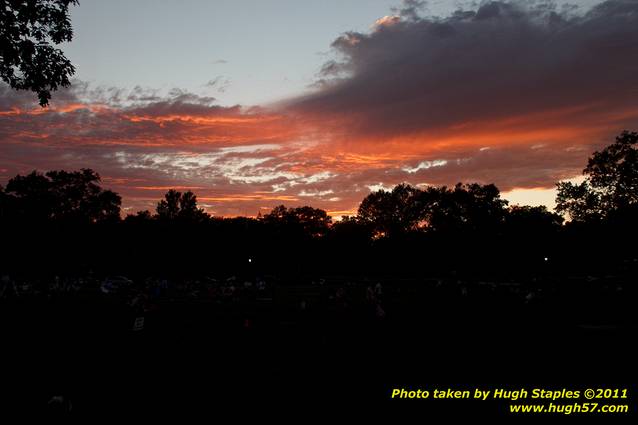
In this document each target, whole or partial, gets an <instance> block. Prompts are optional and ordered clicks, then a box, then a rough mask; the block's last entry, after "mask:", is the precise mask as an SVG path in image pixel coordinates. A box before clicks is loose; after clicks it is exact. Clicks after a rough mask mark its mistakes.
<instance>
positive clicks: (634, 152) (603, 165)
mask: <svg viewBox="0 0 638 425" xmlns="http://www.w3.org/2000/svg"><path fill="white" fill-rule="evenodd" d="M637 143H638V133H636V132H628V131H624V132H623V133H621V134H620V135H619V136H618V137H616V140H615V142H614V143H612V144H611V145H609V146H607V147H605V148H604V149H603V150H602V151H600V152H598V151H597V152H594V154H593V155H592V156H591V157H590V158H589V161H588V163H587V167H585V169H584V170H583V175H584V177H585V180H584V181H583V182H582V183H580V184H575V183H571V182H560V183H558V185H557V186H558V195H557V197H556V211H558V212H560V213H565V214H567V215H569V217H570V218H571V220H573V221H576V222H588V221H590V222H591V221H599V220H603V219H609V218H612V217H617V216H620V215H622V216H624V215H627V214H629V213H630V212H631V211H635V210H636V207H637V206H638V148H637V146H636V144H637Z"/></svg>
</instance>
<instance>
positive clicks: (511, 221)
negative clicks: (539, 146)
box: [0, 131, 638, 269]
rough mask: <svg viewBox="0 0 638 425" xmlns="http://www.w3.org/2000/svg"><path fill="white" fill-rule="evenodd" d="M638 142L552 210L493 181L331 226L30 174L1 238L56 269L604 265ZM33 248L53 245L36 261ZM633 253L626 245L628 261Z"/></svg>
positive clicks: (6, 204) (634, 204)
mask: <svg viewBox="0 0 638 425" xmlns="http://www.w3.org/2000/svg"><path fill="white" fill-rule="evenodd" d="M637 142H638V133H635V132H627V131H625V132H623V133H621V134H620V135H619V136H618V137H617V138H616V140H615V141H614V142H613V143H612V144H610V145H609V146H607V147H606V148H604V149H603V150H601V151H599V152H594V153H593V155H592V156H591V157H590V158H589V161H588V163H587V166H586V168H585V169H584V170H583V181H582V182H581V183H578V184H575V183H567V182H561V183H558V184H557V188H558V195H557V199H556V212H551V211H549V210H548V209H547V208H546V207H545V206H534V207H532V206H519V205H514V206H508V202H507V201H506V200H504V199H501V197H500V192H499V190H498V188H497V187H496V186H495V185H493V184H485V185H484V184H478V183H471V184H462V183H459V184H457V185H455V186H453V187H447V186H440V187H434V186H432V187H426V188H419V187H414V186H411V185H409V184H399V185H397V186H395V187H394V188H393V189H392V190H379V191H376V192H372V193H370V194H369V195H368V196H366V197H365V198H364V199H363V200H362V202H361V203H360V205H359V207H358V210H357V213H356V215H354V216H351V217H343V218H342V219H341V220H339V221H335V220H333V219H332V218H331V217H330V216H329V215H328V213H327V212H326V211H324V210H321V209H318V208H313V207H310V206H301V207H293V208H289V207H286V206H284V205H280V206H277V207H275V208H273V209H272V210H271V211H270V212H268V213H267V214H264V215H261V214H260V215H258V216H257V217H254V218H250V217H235V218H223V217H214V216H211V215H209V214H208V213H206V212H205V211H204V210H203V209H202V208H200V207H199V206H198V203H197V196H196V195H195V194H194V193H193V192H191V191H187V192H183V193H182V192H179V191H177V190H169V191H168V192H167V193H166V194H165V195H164V199H161V200H160V201H159V202H158V203H157V205H156V208H155V211H154V212H151V211H139V212H137V213H136V214H129V215H127V216H126V217H124V218H123V219H122V218H121V202H122V199H121V197H120V196H119V195H118V194H116V193H114V192H112V191H110V190H108V189H104V188H102V187H101V184H100V176H99V174H98V173H96V172H95V171H93V170H90V169H82V170H80V171H73V172H67V171H49V172H47V173H44V174H41V173H38V172H35V171H34V172H32V173H30V174H28V175H25V176H22V175H18V176H16V177H14V178H12V179H11V180H9V181H8V183H7V185H6V187H1V186H0V226H2V230H3V233H4V234H5V236H7V238H6V239H5V242H4V244H3V251H4V252H3V254H4V255H3V258H12V259H13V260H12V262H13V263H24V262H25V259H24V258H23V257H21V256H20V255H19V254H20V251H16V248H17V247H20V246H30V247H31V248H26V251H27V252H28V253H29V256H28V257H27V258H32V259H33V258H38V259H40V260H41V259H42V258H49V259H56V260H51V261H50V263H52V264H53V265H56V264H61V263H69V264H72V263H73V262H74V261H73V259H77V260H78V261H79V262H80V263H81V264H97V263H108V264H111V265H113V264H123V263H131V262H132V261H133V260H131V259H132V258H137V259H140V258H146V260H145V261H144V263H145V264H147V265H148V264H151V263H153V264H157V262H158V261H159V260H161V261H159V262H160V263H164V264H177V263H180V264H184V263H188V264H190V265H191V266H193V267H194V268H197V267H198V265H196V264H195V263H196V262H197V261H200V262H203V263H204V264H213V263H219V264H222V265H223V266H224V267H230V266H231V265H232V266H233V267H244V265H243V262H245V261H246V259H248V258H251V263H252V257H254V260H255V263H256V264H259V263H260V261H258V260H260V259H261V260H262V261H261V263H262V264H266V263H267V264H270V265H273V264H279V265H280V266H281V267H283V268H286V267H290V266H291V265H292V266H295V267H302V265H309V264H310V263H311V264H312V267H314V268H320V267H326V266H327V264H328V263H331V264H333V265H334V264H336V263H342V265H343V266H344V267H345V268H346V269H349V268H356V266H355V264H360V265H361V264H364V263H365V264H368V266H366V267H369V264H370V263H369V261H372V260H374V259H375V258H378V259H380V261H381V262H382V263H383V262H385V263H387V264H388V267H390V264H393V261H390V259H392V258H395V259H397V260H398V261H399V262H401V263H403V262H405V261H407V262H409V261H411V260H410V259H412V260H413V261H415V262H417V263H418V261H419V260H418V258H420V257H423V256H424V255H425V256H427V258H438V257H442V258H439V260H441V261H439V263H440V265H442V266H443V265H445V264H447V265H448V266H449V265H450V264H449V263H450V261H452V262H455V267H457V266H458V264H461V265H463V266H464V267H465V266H468V265H469V264H475V263H476V264H486V261H485V257H486V256H488V257H489V256H491V257H498V258H499V261H500V263H501V265H502V263H503V261H504V260H505V259H507V258H509V260H507V261H509V264H510V265H511V264H519V263H520V262H521V259H522V258H533V259H534V260H533V261H540V260H542V261H547V259H548V256H549V254H548V252H551V251H557V253H558V257H560V258H566V259H567V258H568V257H569V258H570V259H571V260H575V259H576V260H578V261H585V260H586V259H587V258H590V257H592V256H594V257H596V258H599V259H600V258H604V257H606V256H608V255H612V254H613V255H616V254H615V253H616V250H615V249H614V247H618V246H619V244H618V243H617V241H618V240H620V239H622V238H627V237H629V236H631V235H634V234H635V233H636V231H635V229H636V223H635V217H636V212H637V208H638V149H637V147H636V144H637ZM614 238H615V239H614ZM34 243H37V244H38V246H39V247H45V246H52V245H57V246H59V247H60V248H61V249H60V250H59V251H56V252H55V253H53V254H52V253H51V252H49V253H48V254H47V253H43V252H40V253H37V254H36V253H34V250H33V248H32V247H33V245H34ZM82 247H84V250H83V248H82ZM135 247H138V249H135ZM583 247H589V251H590V252H584V250H583ZM560 250H563V252H562V253H561V252H559V251H560ZM603 251H604V252H603ZM517 252H518V255H517V254H516V253H517ZM570 252H571V253H570ZM64 253H68V254H69V256H68V258H65V255H64ZM124 253H128V254H126V255H125V254H124ZM327 253H330V254H331V258H330V259H328V258H326V254H327ZM92 254H99V255H97V256H96V257H100V256H101V257H102V258H103V261H100V260H99V259H98V258H95V257H93V256H92ZM209 254H211V255H209ZM630 254H631V255H633V251H632V250H629V251H625V253H624V256H625V257H627V256H631V255H630ZM335 256H339V257H338V258H336V257H335ZM445 256H447V258H445ZM512 257H513V258H512ZM553 257H556V255H553ZM616 257H617V256H616ZM454 258H456V259H457V260H456V261H455V260H454ZM627 258H628V257H627ZM617 259H618V258H617ZM178 260H179V261H178ZM309 261H310V263H309ZM572 262H573V261H572ZM457 263H458V264H457ZM154 267H155V266H154ZM251 267H252V266H251ZM312 267H311V268H312ZM468 267H469V266H468ZM508 267H509V266H508Z"/></svg>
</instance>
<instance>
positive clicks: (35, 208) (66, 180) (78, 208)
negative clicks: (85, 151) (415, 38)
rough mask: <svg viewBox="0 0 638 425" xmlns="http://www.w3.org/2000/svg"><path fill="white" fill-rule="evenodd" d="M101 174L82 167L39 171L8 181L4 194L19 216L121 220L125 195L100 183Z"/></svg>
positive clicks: (13, 213)
mask: <svg viewBox="0 0 638 425" xmlns="http://www.w3.org/2000/svg"><path fill="white" fill-rule="evenodd" d="M99 183H100V175H99V174H97V173H96V172H95V171H93V170H91V169H82V170H81V171H73V172H67V171H49V172H47V173H46V174H40V173H38V172H36V171H33V172H32V173H30V174H28V175H26V176H21V175H18V176H16V177H14V178H12V179H11V180H9V182H8V183H7V187H6V189H5V191H4V195H3V197H4V198H5V199H4V201H3V202H4V203H5V205H7V208H6V210H7V212H6V214H5V216H11V218H13V219H17V220H33V221H38V222H41V221H58V222H62V221H64V222H70V223H71V222H77V223H84V222H88V223H94V222H103V221H117V220H119V218H120V205H121V202H122V200H121V198H120V196H119V195H117V194H116V193H114V192H112V191H110V190H104V189H102V188H101V187H100V185H99Z"/></svg>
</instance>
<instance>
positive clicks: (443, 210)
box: [421, 183, 507, 232]
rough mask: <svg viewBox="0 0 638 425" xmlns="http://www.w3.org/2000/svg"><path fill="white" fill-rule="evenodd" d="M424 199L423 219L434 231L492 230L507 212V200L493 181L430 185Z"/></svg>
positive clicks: (500, 222)
mask: <svg viewBox="0 0 638 425" xmlns="http://www.w3.org/2000/svg"><path fill="white" fill-rule="evenodd" d="M423 199H424V200H423V201H422V202H421V203H422V205H423V206H424V207H423V208H424V213H423V219H424V220H425V221H426V222H427V228H428V229H429V230H432V231H438V232H458V231H468V230H471V231H477V230H481V231H490V230H494V229H495V228H496V227H498V226H499V225H500V224H502V222H503V220H504V218H505V214H506V210H505V207H506V205H507V201H505V200H503V199H501V198H500V192H499V190H498V188H497V187H496V186H494V185H493V184H488V185H480V184H478V183H472V184H461V183H458V184H457V185H456V186H454V188H453V189H448V188H447V187H445V186H443V187H429V188H427V189H426V190H425V191H424V192H423Z"/></svg>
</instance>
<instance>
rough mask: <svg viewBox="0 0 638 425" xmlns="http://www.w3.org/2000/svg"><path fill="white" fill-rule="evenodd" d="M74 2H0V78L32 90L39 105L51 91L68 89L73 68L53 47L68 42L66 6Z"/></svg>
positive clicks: (68, 21) (21, 88) (69, 31)
mask: <svg viewBox="0 0 638 425" xmlns="http://www.w3.org/2000/svg"><path fill="white" fill-rule="evenodd" d="M76 4H78V1H77V0H29V1H24V0H2V1H0V78H2V80H3V81H5V82H6V83H8V84H9V85H10V86H11V87H12V88H14V89H18V90H31V91H33V92H35V93H37V95H38V99H39V101H40V105H41V106H47V105H48V104H49V100H50V99H51V91H55V90H57V89H58V88H59V87H67V86H69V85H70V84H71V83H70V81H69V77H70V76H72V75H73V74H74V73H75V67H74V66H73V65H72V64H71V62H70V61H69V60H68V59H67V58H66V57H65V56H64V53H63V52H62V50H60V49H58V48H56V47H54V45H57V44H60V43H63V42H68V41H71V39H72V38H73V28H72V27H71V21H70V19H69V6H70V5H76Z"/></svg>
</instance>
